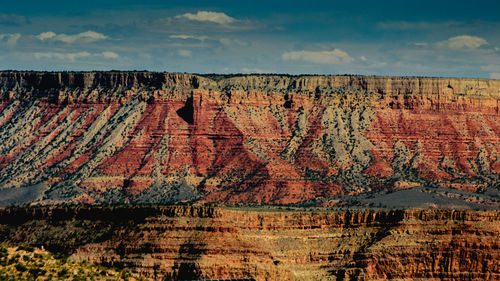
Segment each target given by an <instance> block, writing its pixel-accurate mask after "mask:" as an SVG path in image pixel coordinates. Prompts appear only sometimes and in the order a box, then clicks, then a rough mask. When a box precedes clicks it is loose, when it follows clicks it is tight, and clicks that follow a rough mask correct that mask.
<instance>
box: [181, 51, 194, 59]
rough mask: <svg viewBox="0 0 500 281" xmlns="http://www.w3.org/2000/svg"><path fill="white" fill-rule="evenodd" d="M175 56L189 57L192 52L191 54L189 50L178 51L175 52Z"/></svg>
mask: <svg viewBox="0 0 500 281" xmlns="http://www.w3.org/2000/svg"><path fill="white" fill-rule="evenodd" d="M177 54H179V56H181V57H190V56H191V55H192V54H193V52H191V51H190V50H179V51H177Z"/></svg>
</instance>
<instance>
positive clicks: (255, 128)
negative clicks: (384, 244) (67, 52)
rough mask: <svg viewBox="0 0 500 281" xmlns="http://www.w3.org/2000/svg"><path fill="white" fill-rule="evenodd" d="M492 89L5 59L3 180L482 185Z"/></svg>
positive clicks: (219, 189) (495, 162)
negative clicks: (10, 63)
mask: <svg viewBox="0 0 500 281" xmlns="http://www.w3.org/2000/svg"><path fill="white" fill-rule="evenodd" d="M499 91H500V82H499V81H495V80H478V79H438V78H397V77H396V78H391V77H358V76H325V77H323V76H312V77H307V76H304V77H302V76H301V77H288V76H242V77H232V78H221V77H217V76H215V77H202V76H196V75H189V74H168V73H167V74H165V73H148V72H116V73H115V72H109V73H107V72H102V73H101V72H97V73H38V72H27V73H23V72H3V73H0V97H1V98H2V100H3V102H2V103H1V106H0V108H1V112H0V134H1V137H0V141H1V145H0V169H1V171H0V175H1V176H0V187H1V188H18V187H22V186H31V185H33V184H38V183H45V184H46V185H47V186H48V190H49V192H47V193H46V194H45V195H44V196H45V197H44V199H46V200H48V202H53V200H55V201H61V200H62V201H78V200H79V199H80V198H87V199H88V200H90V201H91V202H96V203H99V202H109V201H113V202H116V201H118V202H128V201H134V200H135V201H137V200H139V201H141V202H170V201H179V200H202V201H205V202H259V203H271V204H288V203H298V202H303V201H308V200H319V199H322V198H326V199H328V198H331V197H335V196H342V195H345V194H360V193H363V192H367V191H370V190H373V189H379V188H390V189H401V188H408V187H411V186H418V185H423V186H443V187H448V188H457V189H463V190H468V191H472V192H483V191H484V190H485V189H489V188H495V186H498V181H499V179H500V178H499V173H500V158H499V153H500V118H498V116H499V112H498V105H499V104H498V103H499V102H498V100H499V97H500V92H499ZM186 190H187V191H186ZM87 199H85V200H87Z"/></svg>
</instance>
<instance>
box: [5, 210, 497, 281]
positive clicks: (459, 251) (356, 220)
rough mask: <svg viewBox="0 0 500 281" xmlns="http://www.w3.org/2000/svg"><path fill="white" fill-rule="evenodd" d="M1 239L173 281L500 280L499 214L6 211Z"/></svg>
mask: <svg viewBox="0 0 500 281" xmlns="http://www.w3.org/2000/svg"><path fill="white" fill-rule="evenodd" d="M0 222H1V223H0V241H2V242H9V243H28V244H31V245H34V246H38V247H41V246H43V247H44V248H45V249H47V250H50V251H52V252H55V253H56V254H59V255H66V256H70V260H76V261H80V262H82V261H84V262H87V263H94V264H98V265H106V266H113V267H116V268H125V269H130V270H132V271H133V272H135V273H138V274H140V275H142V276H146V277H150V278H152V279H158V278H166V280H170V279H172V280H178V279H180V280H184V279H189V280H191V279H209V278H242V277H253V278H255V279H256V280H382V279H383V280H415V279H419V280H426V279H429V280H431V279H437V280H498V278H500V266H499V264H498V262H497V261H498V260H499V259H500V242H499V240H498V236H499V234H500V233H499V232H500V229H499V225H500V213H499V212H498V211H454V210H406V211H404V210H392V211H389V210H385V211H318V210H316V211H306V210H305V209H298V210H291V211H286V210H280V209H254V210H246V211H243V210H240V209H221V208H212V207H207V206H166V207H43V208H40V207H38V208H19V207H17V208H15V207H14V208H7V209H1V210H0Z"/></svg>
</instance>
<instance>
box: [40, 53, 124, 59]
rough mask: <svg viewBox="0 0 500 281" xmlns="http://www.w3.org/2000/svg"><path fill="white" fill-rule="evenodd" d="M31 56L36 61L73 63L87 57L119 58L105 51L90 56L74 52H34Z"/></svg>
mask: <svg viewBox="0 0 500 281" xmlns="http://www.w3.org/2000/svg"><path fill="white" fill-rule="evenodd" d="M33 56H34V57H35V59H37V60H41V59H52V60H54V59H55V60H69V61H74V60H76V59H80V58H89V57H101V58H106V59H117V58H119V57H120V56H119V55H118V54H117V53H114V52H110V51H105V52H102V53H95V54H91V53H89V52H86V51H83V52H74V53H60V52H35V53H33Z"/></svg>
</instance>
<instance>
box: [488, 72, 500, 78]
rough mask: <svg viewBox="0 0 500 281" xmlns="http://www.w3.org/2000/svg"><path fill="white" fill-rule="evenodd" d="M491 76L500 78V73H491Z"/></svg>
mask: <svg viewBox="0 0 500 281" xmlns="http://www.w3.org/2000/svg"><path fill="white" fill-rule="evenodd" d="M490 78H491V79H498V80H500V73H490Z"/></svg>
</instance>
